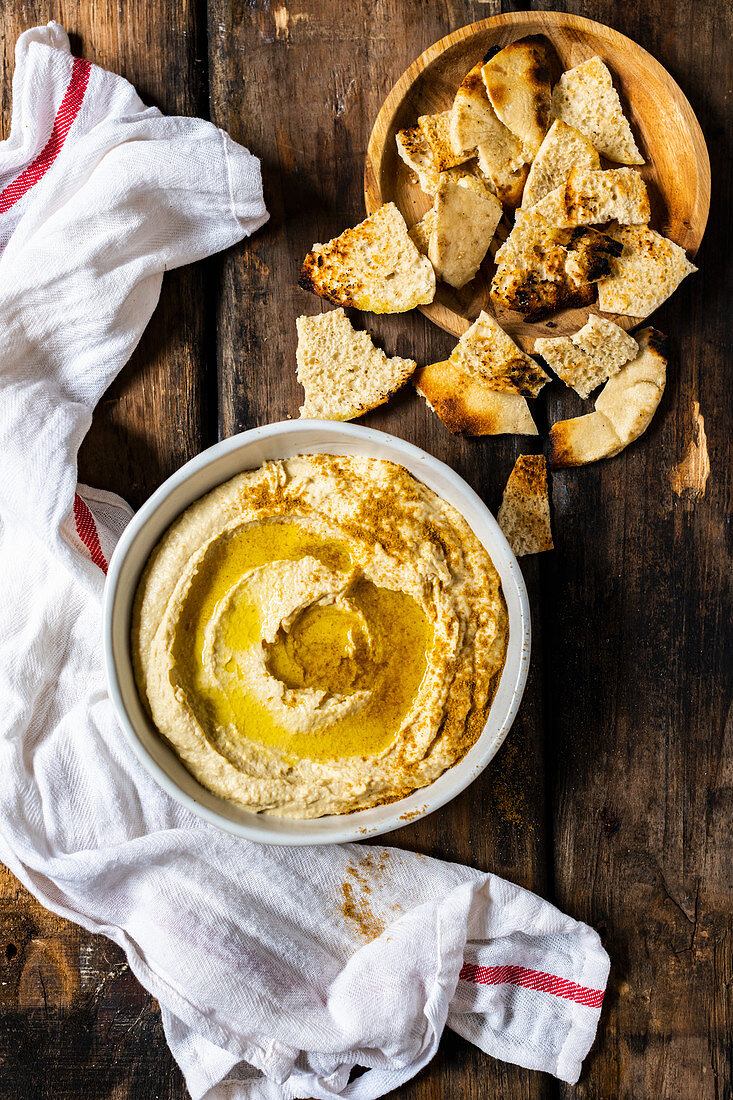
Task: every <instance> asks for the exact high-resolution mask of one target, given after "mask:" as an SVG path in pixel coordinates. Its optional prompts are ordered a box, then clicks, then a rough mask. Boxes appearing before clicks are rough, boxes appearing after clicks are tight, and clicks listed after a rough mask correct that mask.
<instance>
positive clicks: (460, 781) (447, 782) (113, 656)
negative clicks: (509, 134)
mask: <svg viewBox="0 0 733 1100" xmlns="http://www.w3.org/2000/svg"><path fill="white" fill-rule="evenodd" d="M296 432H298V433H300V434H303V433H304V432H305V433H310V434H312V436H313V438H314V440H317V438H318V436H319V435H321V434H323V433H324V432H329V433H335V434H338V435H340V436H341V437H342V439H343V440H344V442H345V444H346V445H353V446H355V448H356V450H355V452H353V453H357V454H358V453H359V450H358V448H359V445H360V444H361V445H362V447H369V448H372V447H376V448H381V447H383V448H394V449H396V450H397V451H399V452H400V453H401V455H402V456H403V457H404V459H405V463H404V464H405V465H406V468H407V469H408V470H410V472H411V473H412V474H413V476H414V477H416V478H417V479H418V480H424V479H421V477H420V473H419V472H418V473H416V472H415V470H414V469H411V468H410V466H409V465H407V463H410V462H411V463H412V464H413V466H415V465H417V466H418V467H421V468H424V469H425V472H426V473H427V474H429V475H431V476H434V477H436V478H443V479H444V480H446V481H448V482H449V483H450V487H451V490H452V491H455V492H456V493H457V495H459V496H461V497H463V498H464V500H465V502H466V503H468V504H469V505H470V506H471V508H473V509H474V510H475V511H476V512H477V513H478V515H479V517H480V518H481V520H482V522H483V524H485V526H486V527H487V529H488V531H490V534H491V539H492V545H491V546H487V547H486V549H487V550H488V551H489V553H490V555H491V557H492V560H493V561H494V563H495V565H496V568H497V570H498V571H499V573H500V576H501V581H502V589H503V590H504V596H505V600H506V602H507V608H508V612H509V645H508V648H507V657H506V661H505V664H504V668H503V670H502V673H501V676H500V680H499V684H498V686H497V690H496V693H495V696H494V700H493V702H492V706H491V708H490V710H489V714H488V715H487V721H486V723H485V725H484V729H483V731H482V732H481V734H480V736H479V738H478V739H477V741H476V742H475V743H474V745H473V746H472V747H471V749H469V751H468V753H466V755H465V756H464V757H462V758H461V759H460V760H459V761H457V762H456V764H454V765H453V766H452V767H451V768H448V769H447V770H446V771H445V772H443V773H442V775H441V776H439V777H438V778H437V779H436V780H434V781H433V783H431V784H429V785H428V786H427V787H422V788H419V789H418V790H416V791H413V792H412V793H411V794H410V795H408V796H407V797H406V798H403V799H399V800H398V801H395V802H392V803H387V804H380V805H379V806H376V807H371V808H370V809H366V810H357V811H354V812H353V813H351V814H331V815H325V816H324V817H320V818H307V819H291V818H276V817H274V816H272V815H259V814H256V813H253V812H251V811H245V810H244V808H243V807H237V806H236V804H235V803H227V802H226V800H224V799H223V798H220V797H219V796H217V795H214V794H213V793H212V792H210V791H208V790H206V788H204V787H203V786H202V785H201V784H200V783H199V782H198V781H197V780H195V779H194V777H193V776H190V773H187V775H188V777H189V778H190V780H191V782H192V784H193V785H194V786H195V787H196V788H198V789H200V791H201V798H203V799H205V800H206V802H209V803H211V802H212V801H213V802H214V803H216V804H220V806H221V812H220V811H219V809H214V808H212V807H211V806H210V805H204V804H203V803H202V802H201V801H198V800H197V798H195V797H194V796H193V795H191V794H188V793H187V792H186V791H184V790H182V788H181V786H179V784H178V783H177V782H176V780H175V779H174V778H172V776H171V775H169V774H168V772H167V771H166V769H165V768H164V767H163V766H162V765H161V764H160V763H159V762H158V760H156V759H155V758H154V757H153V755H152V753H151V751H150V750H149V749H148V748H147V746H146V745H145V743H144V739H143V736H142V735H141V733H140V731H139V730H138V728H137V725H136V722H135V720H134V719H133V717H132V715H131V714H130V710H129V708H128V689H126V688H124V687H123V685H122V683H121V679H120V670H119V669H118V666H117V660H118V654H117V650H118V645H117V644H116V643H115V636H116V634H117V633H118V631H119V629H120V624H119V619H120V616H126V619H127V622H126V623H123V624H122V625H123V626H124V627H125V632H124V635H123V636H124V637H125V638H126V639H127V642H126V650H125V644H123V659H126V660H127V661H128V663H129V666H130V668H131V667H132V662H131V654H130V651H129V632H130V622H129V616H130V610H131V606H132V598H133V597H134V591H135V589H136V588H137V582H138V580H139V577H140V575H141V573H142V569H143V568H144V565H145V562H146V561H147V559H148V557H149V554H150V550H148V551H147V552H146V553H145V555H144V557H143V559H142V563H141V564H140V567H139V569H138V570H137V572H136V575H135V579H134V582H133V583H132V586H131V587H132V596H131V595H130V589H128V593H127V604H128V609H127V612H125V608H124V606H123V605H122V598H123V594H121V592H120V580H121V575H122V573H123V570H124V567H125V566H126V563H127V560H128V555H130V554H131V552H133V551H134V550H135V546H136V543H137V541H138V539H140V538H141V537H142V536H144V535H145V534H146V533H148V529H149V527H150V526H154V520H155V517H156V515H158V514H159V511H160V509H161V507H162V505H164V503H165V502H166V501H168V500H169V498H170V497H171V495H172V494H173V493H174V492H175V491H176V490H177V489H180V488H181V487H182V486H184V485H185V484H186V483H188V482H190V481H192V480H193V479H194V478H195V477H196V475H198V474H199V473H201V472H202V471H204V470H206V469H207V467H209V466H212V465H214V464H215V463H217V462H218V461H219V460H220V459H222V458H225V457H226V456H229V455H231V454H232V453H236V452H238V451H240V450H241V451H243V452H245V453H246V451H247V449H248V448H250V447H251V446H252V445H253V444H255V443H256V442H263V441H270V442H271V441H273V440H279V439H281V438H287V437H288V436H290V435H291V434H295V433H296ZM328 445H329V444H328V443H327V442H325V443H324V442H323V441H320V442H318V444H317V445H316V444H315V443H314V445H313V446H312V447H309V446H307V445H303V447H302V449H299V450H298V451H297V452H293V454H295V453H298V454H307V453H329V450H328ZM331 445H333V446H335V445H336V441H335V440H332V441H331ZM330 453H333V452H330ZM337 453H352V452H351V451H347V452H343V451H338V452H337ZM283 457H284V458H286V457H289V456H286V455H284V456H283ZM375 457H377V456H375ZM383 457H384V458H385V459H387V460H388V461H397V462H399V459H395V458H394V457H393V456H392V455H391V454H390V455H384V456H383ZM262 461H264V460H262V459H261V460H260V461H259V462H257V463H256V464H255V465H248V464H247V462H246V460H243V462H242V466H241V470H242V471H244V470H246V469H254V468H256V466H257V465H261V463H262ZM234 476H236V472H234V473H231V474H229V475H228V476H227V477H225V478H224V479H223V480H222V481H218V482H216V483H215V485H216V484H223V483H224V482H225V481H227V480H229V478H230V477H234ZM426 483H427V482H426ZM215 485H212V487H211V488H214V487H215ZM429 487H430V486H429ZM210 491H211V489H205V490H203V491H202V492H196V493H195V494H194V495H193V496H192V497H191V498H190V500H189V502H188V504H185V505H184V506H183V508H181V509H180V510H179V511H178V512H177V513H176V515H180V514H181V513H182V511H183V510H185V508H186V507H188V506H189V505H190V504H191V503H193V501H194V500H198V499H200V497H201V496H204V495H206V493H207V492H210ZM433 491H434V492H436V493H438V495H443V494H441V493H439V492H438V490H435V489H434V490H433ZM448 503H450V504H451V505H452V506H453V507H455V508H456V509H457V510H458V511H459V512H461V514H462V515H463V509H462V508H461V507H459V506H458V505H457V504H455V502H454V501H452V500H448ZM174 518H175V517H174ZM464 518H465V519H466V522H468V523H469V526H471V528H472V530H473V529H474V526H473V523H472V521H471V519H469V518H468V517H466V516H464ZM171 522H173V520H172V519H169V520H167V521H166V522H165V524H164V525H162V526H161V527H160V529H159V530H158V531H157V533H156V534H155V538H154V541H153V543H152V545H151V547H150V549H152V546H154V545H155V544H156V543H157V542H158V541H159V539H160V538H161V537H162V535H163V533H164V531H165V530H167V528H168V527H169V526H170V523H171ZM474 522H475V521H474ZM475 533H476V534H477V537H478V538H479V540H480V541H481V542H482V543H483V544H484V545H486V543H485V539H484V538H482V537H481V534H479V533H478V532H475ZM497 557H498V558H499V559H500V560H499V562H497V561H496V558H497ZM507 586H508V588H507ZM510 596H511V599H510ZM103 647H104V664H105V675H106V681H107V690H108V692H109V695H110V698H111V700H112V703H113V707H114V710H115V713H116V716H117V720H118V722H119V723H120V726H121V728H122V731H123V733H124V735H125V737H126V740H127V742H128V743H129V745H130V746H131V748H132V750H133V752H134V753H135V755H136V757H137V759H138V760H139V761H140V763H141V764H142V765H143V767H144V768H145V770H146V771H147V772H148V774H149V775H150V776H151V777H152V778H153V779H154V780H155V782H156V783H157V784H158V786H160V787H161V788H162V789H163V790H164V791H166V793H167V794H169V795H170V796H171V797H172V798H173V799H175V800H176V801H177V802H178V803H179V804H180V805H182V806H184V807H185V808H186V809H188V810H189V811H191V812H192V813H194V814H196V815H197V816H198V817H199V818H202V819H203V820H205V821H207V822H208V823H209V824H211V825H215V826H217V827H218V828H220V829H222V830H224V831H225V832H229V833H234V834H235V835H237V836H240V837H244V838H245V839H248V840H252V841H255V842H257V843H263V844H276V845H307V844H334V843H343V842H345V841H356V840H363V839H367V838H371V837H374V836H379V835H382V834H384V833H388V832H391V831H393V830H394V829H398V828H402V827H403V826H405V825H407V824H409V823H411V822H412V821H415V820H418V819H420V818H422V817H425V816H427V815H428V814H430V813H433V812H435V811H436V810H438V809H440V808H441V807H442V806H444V805H445V804H446V803H447V802H449V801H451V800H452V799H453V798H455V797H456V796H457V795H458V794H460V793H461V792H462V791H464V790H465V789H466V788H467V787H468V786H469V785H470V784H471V783H472V782H473V781H474V780H475V779H476V778H477V777H478V776H479V775H480V774H481V772H483V770H484V769H485V768H486V766H487V765H488V764H489V762H490V761H491V760H492V759H493V757H494V756H495V755H496V753H497V752H498V750H499V748H500V747H501V745H502V744H503V742H504V739H505V738H506V736H507V734H508V732H509V729H510V728H511V726H512V723H513V721H514V719H515V717H516V714H517V711H518V709H519V705H520V702H521V699H522V695H523V692H524V687H525V684H526V680H527V674H528V668H529V657H530V649H531V621H530V609H529V599H528V596H527V589H526V585H525V583H524V578H523V576H522V573H521V570H520V568H519V564H518V562H517V560H516V557H515V556H514V554H513V552H512V550H511V548H510V547H509V544H508V542H507V540H506V538H505V536H504V534H503V532H502V531H501V529H500V527H499V525H498V523H497V521H496V519H495V518H494V516H493V515H492V513H491V512H490V511H489V509H488V507H487V506H486V505H485V504H484V502H483V501H482V500H481V498H480V497H479V496H478V494H477V493H476V492H475V491H474V490H473V489H472V488H471V487H470V485H468V483H467V482H466V481H465V480H464V479H463V478H462V477H461V476H460V475H459V474H458V473H456V471H455V470H453V469H452V468H451V467H450V466H448V465H447V464H446V463H444V462H442V461H441V460H440V459H437V458H434V457H433V456H432V455H431V454H429V452H427V451H424V450H423V449H422V448H420V447H417V446H416V445H415V444H413V443H408V442H407V441H406V440H403V439H401V438H400V437H398V436H393V435H391V434H389V433H387V432H382V431H379V430H378V429H376V428H367V427H364V426H362V425H358V424H350V423H342V422H338V421H326V420H284V421H277V422H275V423H272V424H267V425H263V426H261V427H258V428H251V429H249V430H247V431H244V432H240V433H238V434H236V435H234V436H231V437H229V438H227V439H225V440H222V441H221V442H219V443H216V444H214V445H213V446H211V447H208V448H206V449H205V450H204V451H202V452H201V453H200V454H198V455H196V456H195V457H194V458H192V459H190V460H189V461H188V462H186V463H185V464H184V465H183V466H181V467H180V468H179V469H178V470H176V471H175V472H174V473H173V474H172V475H171V476H170V477H168V478H167V479H166V480H165V481H164V482H163V483H162V485H160V486H159V488H158V489H156V490H155V492H154V493H153V494H152V495H151V496H150V497H149V498H148V500H147V501H146V502H145V503H144V504H143V505H142V507H141V508H140V509H139V510H138V511H137V512H136V513H135V515H134V516H133V518H132V519H131V520H130V523H129V524H128V526H127V527H126V529H125V531H124V532H123V534H122V536H121V537H120V539H119V542H118V543H117V545H116V547H115V549H114V552H113V554H112V557H111V559H110V562H109V567H108V572H107V581H106V585H105V589H104V604H103ZM510 655H511V656H512V660H511V663H510ZM505 681H506V683H505ZM132 684H133V687H132V690H133V691H134V692H135V701H136V703H137V707H138V709H141V704H140V700H139V696H138V695H137V690H136V688H135V686H134V677H133V680H132ZM500 690H501V692H502V697H506V705H505V707H504V709H503V710H502V711H500V712H499V715H498V721H497V716H496V715H495V714H494V706H495V703H496V701H497V698H498V697H499V692H500ZM147 723H148V726H149V728H154V727H153V725H152V722H151V721H150V720H149V719H148V720H147ZM157 736H158V737H160V735H159V734H158V735H157ZM160 741H161V745H162V744H164V742H163V739H162V738H161V739H160ZM166 750H167V751H166V753H165V755H166V756H167V755H168V754H170V756H171V757H174V759H175V762H176V764H174V765H173V767H174V768H175V769H176V770H180V768H182V767H183V764H182V762H181V761H180V760H178V758H177V757H175V754H174V752H173V749H172V748H169V747H168V746H166ZM176 765H177V766H176ZM456 769H459V770H458V772H457V771H456ZM451 779H452V780H453V781H452V782H451ZM227 810H228V811H229V812H230V813H236V814H237V816H238V817H239V818H240V819H241V818H244V819H249V820H234V819H233V818H231V817H229V816H227V815H226V813H225V812H224V811H227ZM375 817H377V818H379V819H381V820H377V821H376V822H375V820H374V818H375ZM273 822H275V823H277V828H278V832H277V833H270V832H269V831H268V828H269V829H271V828H273V824H272V823H273ZM319 823H320V825H319ZM324 823H326V825H324Z"/></svg>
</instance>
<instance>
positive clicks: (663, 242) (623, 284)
mask: <svg viewBox="0 0 733 1100" xmlns="http://www.w3.org/2000/svg"><path fill="white" fill-rule="evenodd" d="M608 234H609V236H612V237H613V238H614V239H615V240H617V241H618V242H619V243H620V244H621V245H622V247H623V251H622V253H621V255H620V256H619V257H618V258H617V259H615V260H614V261H613V264H612V274H611V275H610V276H609V277H608V278H605V279H601V281H600V282H599V283H598V307H599V309H602V310H603V312H604V313H620V314H625V315H626V316H629V317H648V316H649V314H650V313H653V312H654V310H655V309H657V308H658V307H659V306H661V304H662V302H665V301H666V300H667V298H669V296H670V294H672V292H673V291H675V290H676V289H677V287H678V286H679V285H680V283H681V282H682V280H683V279H684V278H685V277H686V276H687V275H690V274H692V272H694V271H697V268H696V267H695V265H694V264H691V263H690V261H689V260H688V259H687V255H686V253H685V250H684V248H681V247H680V246H679V245H678V244H675V243H674V241H670V240H668V238H667V237H663V236H662V235H661V234H660V233H657V232H656V231H655V230H654V229H650V228H649V227H648V226H646V225H627V226H622V225H619V226H615V227H609V229H608Z"/></svg>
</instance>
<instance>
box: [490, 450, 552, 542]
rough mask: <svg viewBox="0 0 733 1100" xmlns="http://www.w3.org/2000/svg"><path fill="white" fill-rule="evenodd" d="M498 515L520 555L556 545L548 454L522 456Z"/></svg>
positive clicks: (509, 481)
mask: <svg viewBox="0 0 733 1100" xmlns="http://www.w3.org/2000/svg"><path fill="white" fill-rule="evenodd" d="M496 518H497V520H498V522H499V526H500V527H501V529H502V531H503V532H504V534H505V536H506V540H507V542H508V543H509V545H510V546H511V548H512V550H513V551H514V553H515V554H516V555H517V557H518V558H519V557H523V556H524V555H526V554H541V553H543V552H544V551H545V550H552V549H553V548H554V544H553V541H552V526H551V523H550V497H549V493H548V488H547V461H546V459H545V456H544V455H520V456H519V458H518V459H517V461H516V462H515V464H514V469H513V470H512V472H511V474H510V475H509V480H508V481H507V483H506V488H505V489H504V497H503V499H502V502H501V507H500V508H499V513H498V515H497V517H496Z"/></svg>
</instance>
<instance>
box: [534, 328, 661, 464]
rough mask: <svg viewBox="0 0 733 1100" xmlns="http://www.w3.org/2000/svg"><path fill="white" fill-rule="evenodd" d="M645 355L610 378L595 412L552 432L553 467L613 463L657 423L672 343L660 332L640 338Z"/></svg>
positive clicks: (641, 352)
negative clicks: (669, 344) (612, 459)
mask: <svg viewBox="0 0 733 1100" xmlns="http://www.w3.org/2000/svg"><path fill="white" fill-rule="evenodd" d="M636 338H637V341H638V344H639V353H638V355H637V356H636V357H635V358H634V359H631V360H629V362H628V363H627V364H626V365H625V366H624V367H622V368H621V370H620V371H619V372H618V373H617V374H615V375H614V376H613V378H610V379H609V380H608V382H607V383H606V385H605V386H604V387H603V389H602V390H601V392H600V394H599V395H598V397H597V398H596V402H595V411H594V412H592V413H588V414H587V415H586V416H578V417H575V418H574V419H572V420H561V421H559V422H558V423H557V424H553V426H552V427H551V428H550V436H549V455H550V465H551V466H553V467H555V468H560V467H566V466H584V465H585V464H586V463H588V462H597V461H598V460H599V459H602V458H611V457H612V456H613V455H616V454H618V453H619V451H622V450H623V449H624V448H625V447H627V446H628V445H629V443H633V441H634V440H635V439H638V438H639V436H640V435H642V434H643V433H644V432H645V431H646V429H647V428H648V427H649V424H650V423H651V421H652V417H653V416H654V413H655V412H656V410H657V407H658V405H659V402H660V401H661V399H662V394H663V393H664V387H665V383H666V378H667V339H666V337H665V336H664V335H663V334H662V333H661V332H659V331H658V330H657V329H654V328H645V329H643V330H642V331H641V332H638V333H637V335H636Z"/></svg>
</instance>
